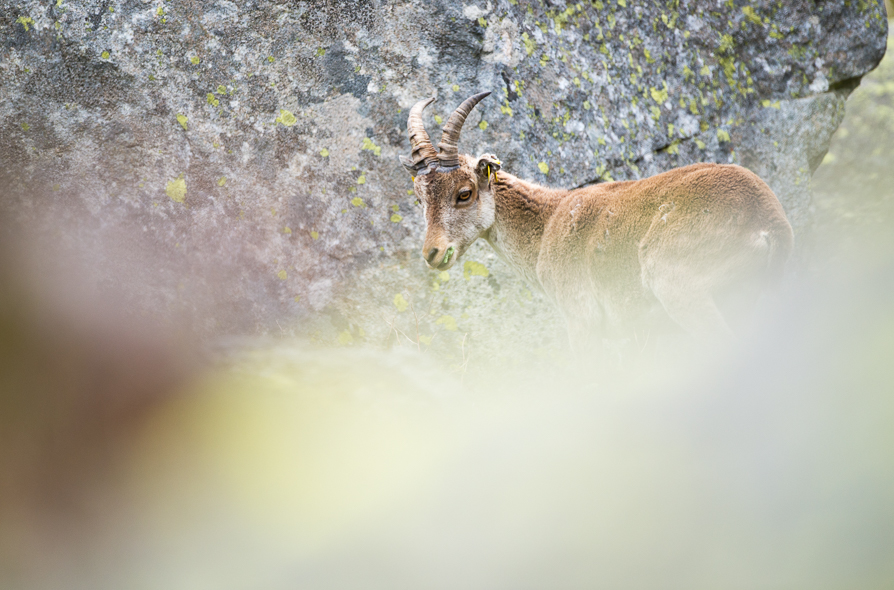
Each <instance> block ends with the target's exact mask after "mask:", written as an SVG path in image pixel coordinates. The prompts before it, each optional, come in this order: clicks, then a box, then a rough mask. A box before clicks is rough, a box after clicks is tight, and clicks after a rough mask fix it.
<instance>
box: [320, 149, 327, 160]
mask: <svg viewBox="0 0 894 590" xmlns="http://www.w3.org/2000/svg"><path fill="white" fill-rule="evenodd" d="M320 155H321V156H323V157H324V158H328V157H329V150H327V149H326V148H323V149H321V150H320Z"/></svg>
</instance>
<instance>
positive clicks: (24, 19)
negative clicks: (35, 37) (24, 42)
mask: <svg viewBox="0 0 894 590" xmlns="http://www.w3.org/2000/svg"><path fill="white" fill-rule="evenodd" d="M16 22H17V23H19V24H20V25H22V26H23V27H25V31H28V30H29V29H28V25H33V24H34V19H33V18H31V17H30V16H20V17H19V18H17V19H16Z"/></svg>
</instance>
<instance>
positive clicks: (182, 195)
mask: <svg viewBox="0 0 894 590" xmlns="http://www.w3.org/2000/svg"><path fill="white" fill-rule="evenodd" d="M165 192H166V193H167V195H168V196H169V197H171V200H172V201H174V202H175V203H182V202H184V201H185V200H186V179H185V178H183V175H182V174H181V175H180V176H178V177H177V178H175V179H174V180H172V181H170V182H169V183H168V184H167V185H166V186H165Z"/></svg>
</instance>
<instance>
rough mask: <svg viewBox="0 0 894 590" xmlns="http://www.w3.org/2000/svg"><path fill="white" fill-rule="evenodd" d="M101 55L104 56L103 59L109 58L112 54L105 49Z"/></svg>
mask: <svg viewBox="0 0 894 590" xmlns="http://www.w3.org/2000/svg"><path fill="white" fill-rule="evenodd" d="M99 55H100V57H102V58H103V59H109V57H111V54H110V53H109V52H108V51H103V52H102V53H100V54H99Z"/></svg>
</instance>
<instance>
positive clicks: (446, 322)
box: [435, 315, 456, 332]
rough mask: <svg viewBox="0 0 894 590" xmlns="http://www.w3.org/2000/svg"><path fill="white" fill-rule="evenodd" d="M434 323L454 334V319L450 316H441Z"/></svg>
mask: <svg viewBox="0 0 894 590" xmlns="http://www.w3.org/2000/svg"><path fill="white" fill-rule="evenodd" d="M435 323H436V324H440V325H441V326H444V328H445V329H447V330H450V331H451V332H456V319H454V317H453V316H452V315H442V316H441V317H439V318H438V319H437V320H436V321H435Z"/></svg>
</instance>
